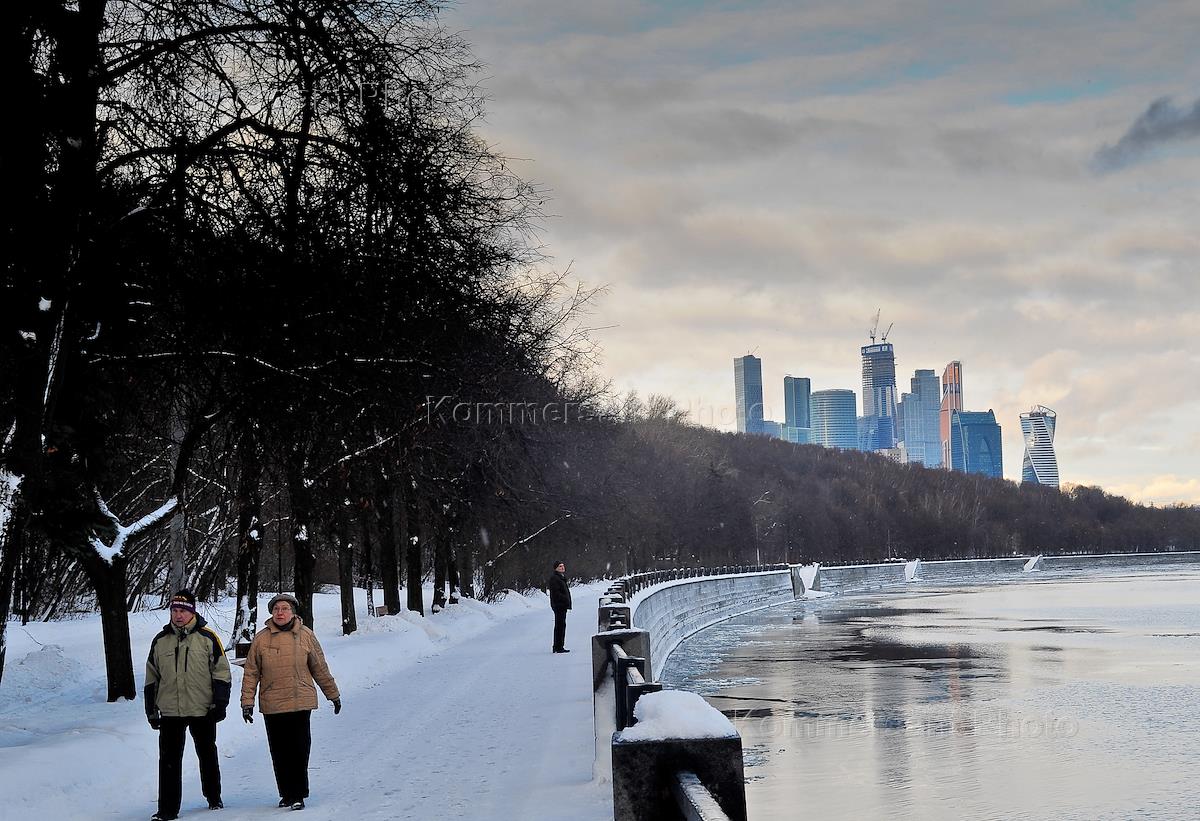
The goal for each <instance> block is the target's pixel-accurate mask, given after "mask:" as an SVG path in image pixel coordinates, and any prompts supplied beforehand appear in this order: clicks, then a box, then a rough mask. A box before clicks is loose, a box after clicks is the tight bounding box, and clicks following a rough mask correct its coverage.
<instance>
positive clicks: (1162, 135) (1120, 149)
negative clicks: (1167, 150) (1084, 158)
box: [1092, 97, 1200, 173]
mask: <svg viewBox="0 0 1200 821" xmlns="http://www.w3.org/2000/svg"><path fill="white" fill-rule="evenodd" d="M1197 138H1200V99H1198V100H1196V102H1195V103H1193V104H1192V107H1191V108H1190V109H1189V108H1177V107H1176V106H1175V105H1174V104H1173V103H1172V102H1171V100H1170V98H1169V97H1160V98H1159V99H1157V100H1155V101H1154V102H1152V103H1151V104H1150V107H1149V108H1147V109H1146V110H1145V111H1144V112H1143V113H1142V116H1140V117H1138V118H1137V119H1136V120H1135V121H1134V123H1133V125H1131V126H1130V127H1129V130H1128V131H1126V132H1125V134H1124V136H1122V137H1121V139H1119V140H1118V141H1117V142H1116V143H1114V144H1112V145H1106V146H1103V147H1102V148H1100V150H1098V151H1097V152H1096V154H1095V156H1094V157H1093V158H1092V168H1093V170H1095V171H1097V172H1099V173H1105V172H1109V171H1119V170H1121V169H1122V168H1127V167H1128V166H1130V165H1133V164H1134V163H1136V162H1138V161H1139V160H1141V159H1142V158H1143V157H1145V156H1146V155H1147V154H1149V153H1150V152H1152V151H1153V150H1154V149H1156V148H1158V147H1160V146H1163V145H1165V144H1167V143H1174V142H1181V141H1183V140H1193V139H1197Z"/></svg>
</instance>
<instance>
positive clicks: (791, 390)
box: [783, 376, 812, 445]
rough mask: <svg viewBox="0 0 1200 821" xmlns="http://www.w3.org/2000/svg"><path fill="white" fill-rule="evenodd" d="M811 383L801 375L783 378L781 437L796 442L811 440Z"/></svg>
mask: <svg viewBox="0 0 1200 821" xmlns="http://www.w3.org/2000/svg"><path fill="white" fill-rule="evenodd" d="M811 401H812V383H811V382H810V381H809V380H808V379H807V378H806V377H803V376H785V377H784V378H783V414H784V416H783V419H784V422H783V438H784V439H786V440H788V441H789V442H795V443H797V444H801V445H804V444H807V443H808V442H810V441H812V417H811V414H810V412H809V411H810V408H809V404H810V402H811Z"/></svg>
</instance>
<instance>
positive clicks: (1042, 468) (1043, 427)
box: [1021, 405, 1058, 488]
mask: <svg viewBox="0 0 1200 821" xmlns="http://www.w3.org/2000/svg"><path fill="white" fill-rule="evenodd" d="M1057 422H1058V414H1056V413H1055V412H1054V411H1052V410H1050V408H1047V407H1044V406H1042V405H1038V406H1037V407H1035V408H1034V409H1033V410H1031V411H1029V413H1023V414H1021V435H1022V436H1024V438H1025V460H1024V461H1023V462H1022V464H1021V484H1037V485H1047V486H1049V487H1053V488H1057V487H1058V457H1057V456H1055V454H1054V428H1055V427H1056V425H1057Z"/></svg>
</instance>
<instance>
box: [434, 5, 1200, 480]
mask: <svg viewBox="0 0 1200 821" xmlns="http://www.w3.org/2000/svg"><path fill="white" fill-rule="evenodd" d="M443 22H444V23H445V24H446V26H447V27H448V28H451V29H453V30H456V31H458V32H460V33H461V34H462V35H463V37H464V38H465V39H466V40H467V41H468V42H469V43H470V44H471V46H472V49H473V51H474V53H475V55H476V57H477V58H478V59H479V60H480V61H481V62H482V63H483V64H484V69H483V71H482V72H481V74H480V75H479V80H480V83H481V85H482V88H483V89H484V91H485V92H486V94H487V96H488V98H489V103H488V114H487V117H486V120H485V121H484V122H483V123H481V126H480V128H481V133H482V134H483V136H484V138H485V139H487V140H488V141H489V142H490V143H491V144H492V145H493V146H494V148H495V149H496V150H497V151H498V152H499V153H501V154H504V155H506V156H508V157H510V158H512V159H513V167H514V168H515V169H516V170H517V172H518V173H519V174H520V175H521V176H523V177H524V178H526V179H528V180H531V181H533V182H535V183H537V184H539V185H541V186H543V187H545V188H546V189H548V191H549V194H550V200H549V201H548V203H547V206H546V208H547V210H548V212H549V216H548V218H547V219H546V220H545V221H544V222H543V224H542V226H541V234H540V238H541V240H542V242H544V244H545V247H546V250H547V252H548V253H549V254H550V255H551V260H550V264H551V265H552V266H554V267H556V268H558V269H560V270H561V269H565V268H567V267H568V266H569V267H570V270H571V272H572V274H573V275H574V276H576V277H577V278H578V279H580V280H581V281H582V282H583V283H585V284H586V285H588V286H593V287H596V286H599V287H603V288H604V293H603V295H602V296H601V297H600V298H599V299H598V300H596V302H595V303H594V304H593V306H592V313H591V315H590V316H589V317H588V318H587V322H588V324H589V325H591V326H594V327H596V328H598V329H600V330H597V331H596V333H595V336H596V338H597V339H598V341H599V343H600V345H601V347H602V349H603V360H602V364H601V369H602V372H603V375H604V376H606V377H607V378H609V379H611V380H612V384H613V388H614V389H615V390H617V391H627V390H637V391H638V392H639V394H641V395H642V396H646V395H648V394H651V393H658V394H666V395H669V396H672V397H674V398H675V400H676V401H677V402H678V403H679V404H680V405H681V406H682V407H684V408H687V409H689V410H690V411H691V414H692V419H693V421H696V422H698V423H701V424H706V425H710V426H713V427H717V428H720V429H724V430H732V429H733V427H734V425H733V359H734V357H737V356H741V355H743V354H746V353H750V352H753V353H755V354H756V355H757V356H759V357H761V358H762V360H763V379H764V383H765V387H764V393H765V401H766V405H767V413H766V415H767V417H768V418H774V419H782V418H783V398H782V394H783V390H782V383H783V377H784V376H787V375H792V376H807V377H809V378H810V379H811V380H812V387H813V390H822V389H826V388H851V389H853V390H854V391H855V392H856V393H861V382H862V377H861V360H860V356H859V348H860V346H862V345H865V344H867V343H868V341H869V340H868V336H867V334H868V329H869V328H870V327H871V323H872V320H873V318H874V315H875V312H876V310H880V311H881V312H882V317H881V321H880V331H882V330H884V329H886V328H887V327H888V326H889V325H892V324H893V323H894V326H893V327H892V330H891V333H890V335H889V337H888V341H889V342H892V343H893V344H894V345H895V350H896V369H897V381H898V383H899V386H900V390H903V391H906V390H908V383H909V379H910V378H911V376H912V372H913V370H915V369H917V368H932V369H934V370H935V371H936V372H937V373H938V374H939V375H940V374H941V372H942V369H943V368H944V367H945V365H946V364H947V363H948V362H949V361H951V360H956V359H957V360H960V361H961V362H962V363H963V382H964V399H965V406H966V409H967V410H987V409H989V408H990V409H994V410H995V412H996V416H997V419H998V421H999V422H1000V424H1001V426H1002V428H1003V437H1004V472H1005V475H1006V476H1007V477H1008V478H1010V479H1014V480H1019V478H1020V473H1021V457H1022V452H1023V445H1022V441H1021V434H1020V426H1019V421H1018V418H1019V414H1020V413H1021V412H1022V411H1025V410H1028V409H1029V408H1030V407H1032V406H1034V405H1038V404H1041V405H1046V406H1049V407H1051V408H1053V409H1054V410H1055V411H1057V413H1058V431H1057V442H1056V447H1057V451H1058V459H1059V472H1060V474H1061V476H1062V478H1063V482H1064V483H1070V484H1090V485H1100V486H1102V487H1104V488H1105V489H1107V490H1109V491H1111V492H1115V493H1120V494H1122V495H1126V496H1129V497H1131V498H1134V499H1138V500H1142V501H1153V502H1155V503H1159V504H1170V503H1174V502H1177V501H1184V502H1189V503H1200V468H1198V467H1197V465H1198V464H1200V425H1197V424H1196V423H1195V420H1196V419H1197V417H1198V416H1200V378H1197V377H1198V376H1200V353H1198V351H1200V346H1198V345H1197V340H1196V338H1195V334H1196V333H1197V332H1198V331H1200V262H1198V260H1200V230H1197V229H1198V227H1200V226H1198V224H1197V223H1198V222H1200V56H1198V53H1197V50H1196V34H1197V32H1198V31H1200V5H1198V4H1192V3H1177V2H1137V0H1129V1H1125V0H1107V1H1105V2H1059V1H1057V0H1036V2H1033V1H1030V2H1020V1H1019V0H1018V1H1017V2H1010V3H991V2H961V3H944V2H940V3H934V2H921V0H906V2H903V3H901V2H871V3H802V2H781V3H774V2H736V3H734V2H686V3H683V2H639V0H612V1H611V2H602V3H583V2H562V0H554V1H553V2H552V0H488V2H486V3H485V2H482V0H460V2H458V3H457V4H456V5H453V6H451V7H450V8H448V9H447V10H446V11H445V12H444V14H443ZM859 401H860V411H861V396H860V397H859Z"/></svg>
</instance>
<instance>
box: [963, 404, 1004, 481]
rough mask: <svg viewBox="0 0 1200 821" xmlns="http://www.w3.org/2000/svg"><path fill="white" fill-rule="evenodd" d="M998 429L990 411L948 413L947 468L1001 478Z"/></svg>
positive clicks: (1001, 467)
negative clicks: (948, 463)
mask: <svg viewBox="0 0 1200 821" xmlns="http://www.w3.org/2000/svg"><path fill="white" fill-rule="evenodd" d="M1001 447H1002V446H1001V438H1000V426H999V425H998V424H996V414H995V413H994V412H992V411H990V410H989V411H987V412H986V413H980V412H977V411H960V410H956V411H951V412H950V467H951V468H952V469H953V470H961V471H963V472H965V473H982V474H983V475H984V476H993V477H995V478H997V479H999V478H1001V477H1003V476H1004V456H1003V453H1002V450H1001Z"/></svg>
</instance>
